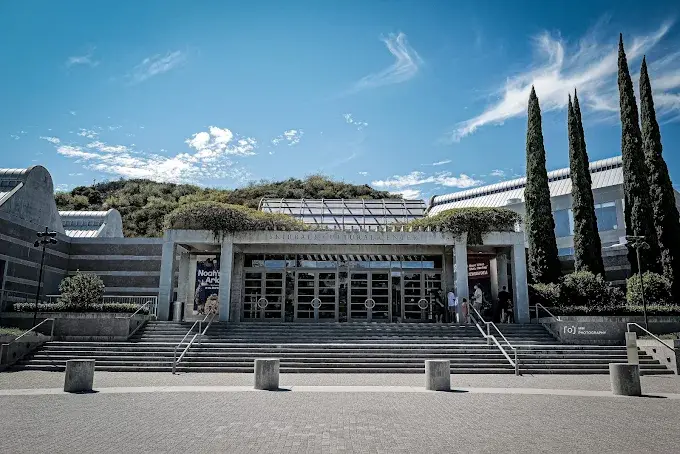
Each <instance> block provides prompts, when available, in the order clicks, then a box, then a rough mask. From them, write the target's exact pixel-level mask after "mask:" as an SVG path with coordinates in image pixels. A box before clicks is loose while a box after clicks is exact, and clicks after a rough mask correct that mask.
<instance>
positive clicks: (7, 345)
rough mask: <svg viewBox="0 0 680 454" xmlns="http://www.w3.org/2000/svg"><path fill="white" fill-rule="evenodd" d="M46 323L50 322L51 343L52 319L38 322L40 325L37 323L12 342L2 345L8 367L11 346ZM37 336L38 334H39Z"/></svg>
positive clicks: (51, 334)
mask: <svg viewBox="0 0 680 454" xmlns="http://www.w3.org/2000/svg"><path fill="white" fill-rule="evenodd" d="M47 322H52V327H51V328H50V341H52V340H53V339H54V319H53V318H46V319H45V320H43V321H42V322H40V323H38V324H37V325H35V326H34V327H33V328H31V329H29V330H28V331H24V332H23V333H21V334H20V335H19V336H17V337H15V338H14V340H12V341H10V342H8V343H6V344H3V347H4V348H5V349H6V351H7V363H8V364H9V365H11V364H13V363H10V360H9V359H10V352H11V348H12V347H11V346H12V345H14V344H16V343H17V341H18V340H19V339H21V338H22V337H24V336H25V335H27V334H28V333H30V332H33V331H35V329H36V328H38V327H39V326H40V325H42V324H43V323H47ZM39 334H40V333H39ZM17 361H18V359H17Z"/></svg>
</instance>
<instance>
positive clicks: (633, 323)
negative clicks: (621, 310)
mask: <svg viewBox="0 0 680 454" xmlns="http://www.w3.org/2000/svg"><path fill="white" fill-rule="evenodd" d="M631 325H635V326H637V327H638V328H640V329H641V330H642V331H644V332H645V333H647V334H649V335H650V336H652V337H653V338H654V340H656V341H657V342H658V343H660V344H661V345H663V346H664V347H666V348H667V349H669V350H670V351H672V352H675V347H671V346H670V345H668V344H667V343H665V342H664V341H662V340H661V339H660V338H659V337H657V336H656V335H654V334H652V333H650V332H649V330H647V329H645V328H643V327H642V326H640V325H638V324H637V323H635V322H628V323H626V330H627V331H628V332H629V333H630V326H631Z"/></svg>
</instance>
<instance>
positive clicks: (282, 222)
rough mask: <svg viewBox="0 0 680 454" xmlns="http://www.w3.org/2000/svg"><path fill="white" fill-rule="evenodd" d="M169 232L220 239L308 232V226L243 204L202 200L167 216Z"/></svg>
mask: <svg viewBox="0 0 680 454" xmlns="http://www.w3.org/2000/svg"><path fill="white" fill-rule="evenodd" d="M165 228H166V229H186V230H210V231H211V232H213V234H214V235H215V237H217V238H220V237H222V236H224V235H225V234H226V233H234V232H241V231H247V230H304V229H305V225H304V224H303V223H302V222H301V221H298V220H297V219H295V218H293V217H291V216H288V215H286V214H278V213H264V212H262V211H258V210H254V209H252V208H247V207H244V206H241V205H230V204H227V203H221V202H213V201H202V202H196V203H187V204H184V205H181V206H180V207H178V208H176V209H175V210H174V211H172V212H171V213H169V214H168V215H167V216H165Z"/></svg>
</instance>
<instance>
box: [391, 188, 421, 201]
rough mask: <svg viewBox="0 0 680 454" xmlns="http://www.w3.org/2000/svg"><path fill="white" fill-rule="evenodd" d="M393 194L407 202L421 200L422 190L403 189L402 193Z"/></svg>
mask: <svg viewBox="0 0 680 454" xmlns="http://www.w3.org/2000/svg"><path fill="white" fill-rule="evenodd" d="M391 193H392V194H399V195H401V196H402V197H403V198H405V199H407V200H413V199H419V198H420V190H419V189H403V190H401V191H391Z"/></svg>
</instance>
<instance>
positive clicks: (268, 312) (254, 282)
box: [243, 271, 285, 321]
mask: <svg viewBox="0 0 680 454" xmlns="http://www.w3.org/2000/svg"><path fill="white" fill-rule="evenodd" d="M283 277H284V273H283V271H249V272H246V273H245V285H244V299H243V318H244V319H248V320H256V319H260V320H272V321H273V320H276V321H278V320H282V319H283V316H284V312H283V309H284V307H283V301H284V297H285V287H284V285H283V284H284V281H283Z"/></svg>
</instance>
